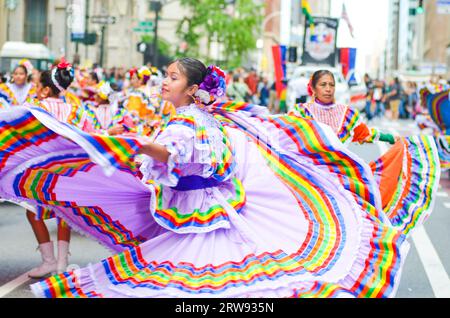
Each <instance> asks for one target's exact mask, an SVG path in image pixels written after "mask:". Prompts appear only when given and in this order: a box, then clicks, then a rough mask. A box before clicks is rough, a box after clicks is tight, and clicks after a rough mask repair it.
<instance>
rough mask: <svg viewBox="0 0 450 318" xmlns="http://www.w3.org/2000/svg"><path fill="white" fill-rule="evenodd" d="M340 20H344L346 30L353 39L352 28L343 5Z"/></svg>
mask: <svg viewBox="0 0 450 318" xmlns="http://www.w3.org/2000/svg"><path fill="white" fill-rule="evenodd" d="M341 18H342V19H344V20H345V22H347V25H348V28H349V30H350V34H351V35H352V38H354V37H355V36H354V35H353V26H352V24H351V22H350V19H349V17H348V14H347V9H346V8H345V3H343V4H342V14H341Z"/></svg>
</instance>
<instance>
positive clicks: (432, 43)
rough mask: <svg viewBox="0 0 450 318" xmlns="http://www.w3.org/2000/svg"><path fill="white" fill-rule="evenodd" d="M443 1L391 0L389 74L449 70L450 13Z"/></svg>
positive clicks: (388, 49) (438, 72) (425, 73)
mask: <svg viewBox="0 0 450 318" xmlns="http://www.w3.org/2000/svg"><path fill="white" fill-rule="evenodd" d="M421 3H422V5H423V6H422V7H420V8H419V5H420V4H421ZM444 4H445V2H442V1H438V0H427V1H418V0H390V6H389V31H388V41H387V51H386V69H387V74H388V75H390V76H395V75H398V74H407V73H408V74H424V75H427V74H428V75H430V74H441V75H444V74H446V72H449V69H450V66H449V65H448V61H447V47H448V45H449V44H450V19H449V15H450V13H449V12H448V10H447V11H445V10H443V9H442V8H441V6H443V5H444ZM425 35H427V36H425Z"/></svg>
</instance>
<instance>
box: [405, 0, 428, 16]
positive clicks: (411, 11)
mask: <svg viewBox="0 0 450 318" xmlns="http://www.w3.org/2000/svg"><path fill="white" fill-rule="evenodd" d="M424 12H425V8H424V7H423V0H419V4H418V5H417V7H416V8H410V9H409V15H412V16H415V15H418V14H423V13H424Z"/></svg>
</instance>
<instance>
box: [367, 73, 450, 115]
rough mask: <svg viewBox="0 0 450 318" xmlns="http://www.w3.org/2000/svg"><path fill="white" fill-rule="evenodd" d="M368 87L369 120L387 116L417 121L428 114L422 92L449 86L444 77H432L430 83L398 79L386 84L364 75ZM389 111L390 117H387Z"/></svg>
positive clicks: (395, 78)
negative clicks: (417, 117)
mask: <svg viewBox="0 0 450 318" xmlns="http://www.w3.org/2000/svg"><path fill="white" fill-rule="evenodd" d="M364 84H365V87H366V90H367V91H366V104H365V108H364V113H365V114H366V118H367V120H369V121H370V120H372V119H373V118H376V117H381V118H384V117H385V116H386V117H388V118H390V119H392V120H398V119H415V118H416V116H417V115H418V114H422V113H423V112H426V106H425V105H424V103H423V101H421V97H420V90H421V89H423V88H424V87H427V86H430V85H431V86H440V87H445V86H448V83H447V82H446V81H445V80H444V79H443V78H442V76H437V77H432V78H431V79H430V81H429V82H428V83H426V82H420V83H417V82H413V81H406V82H405V83H403V82H402V81H401V80H400V79H399V78H398V77H394V78H392V79H391V80H390V81H388V82H386V81H384V80H380V79H372V78H370V76H369V75H368V74H365V75H364ZM386 111H389V116H387V115H386Z"/></svg>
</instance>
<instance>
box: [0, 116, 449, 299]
mask: <svg viewBox="0 0 450 318" xmlns="http://www.w3.org/2000/svg"><path fill="white" fill-rule="evenodd" d="M371 126H374V127H378V128H380V129H382V130H383V131H387V132H389V131H390V132H395V133H398V134H401V135H405V136H406V135H413V134H417V133H418V130H417V129H416V128H415V125H414V123H413V122H412V121H400V122H397V123H394V122H390V121H387V120H383V121H379V120H375V121H373V122H372V123H371ZM351 150H352V151H354V152H355V153H357V154H358V155H360V157H362V158H363V159H364V160H366V161H371V160H373V159H375V158H377V157H378V156H380V154H381V153H382V152H383V151H385V150H386V146H380V145H378V144H374V145H352V146H351ZM0 215H1V218H0V242H1V244H0V297H6V298H28V297H33V295H32V294H31V292H30V290H29V285H30V283H34V282H36V281H35V280H28V279H27V278H26V275H24V274H25V273H26V272H28V271H29V270H31V269H32V268H33V267H35V266H37V265H38V264H39V263H40V255H39V252H37V251H36V247H37V243H36V241H35V238H34V236H33V233H32V231H31V228H30V226H29V224H28V222H27V220H26V217H25V213H24V210H23V209H22V208H20V207H17V206H15V205H12V204H7V203H2V204H0ZM47 224H48V226H49V228H50V230H51V235H52V237H53V238H55V237H56V232H55V231H56V225H55V221H53V220H50V221H47ZM449 229H450V179H449V174H448V173H443V174H442V177H441V182H440V188H439V193H438V197H437V201H436V204H435V207H434V210H433V213H432V214H431V216H430V218H429V219H428V220H427V222H426V224H425V226H424V227H423V228H421V229H420V230H419V231H417V232H418V233H414V235H413V236H412V238H410V241H411V249H410V251H409V254H408V256H407V259H406V262H405V265H404V269H403V274H402V276H401V281H400V286H399V289H398V291H397V297H399V298H435V297H439V298H442V297H450V293H449V289H450V280H449V273H450V231H449ZM71 254H72V255H71V257H70V263H71V264H73V266H85V265H87V264H89V263H90V262H92V263H94V262H97V261H100V260H101V259H103V258H105V257H107V256H109V255H110V253H109V251H108V250H107V249H105V248H104V247H102V246H101V245H99V244H98V243H96V242H94V241H92V240H89V239H87V238H85V237H82V236H80V235H78V234H75V233H74V234H73V238H72V242H71Z"/></svg>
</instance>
